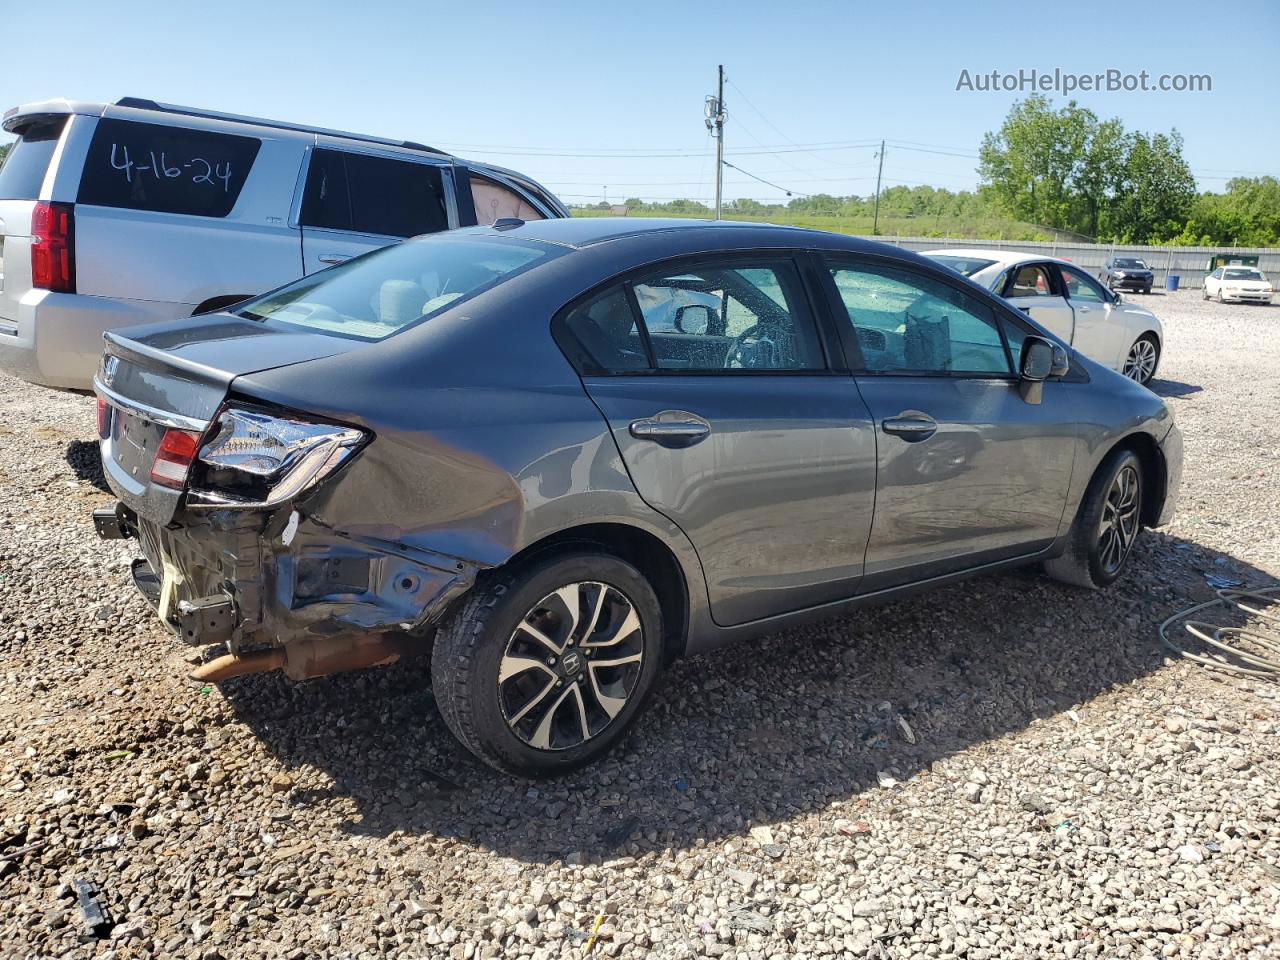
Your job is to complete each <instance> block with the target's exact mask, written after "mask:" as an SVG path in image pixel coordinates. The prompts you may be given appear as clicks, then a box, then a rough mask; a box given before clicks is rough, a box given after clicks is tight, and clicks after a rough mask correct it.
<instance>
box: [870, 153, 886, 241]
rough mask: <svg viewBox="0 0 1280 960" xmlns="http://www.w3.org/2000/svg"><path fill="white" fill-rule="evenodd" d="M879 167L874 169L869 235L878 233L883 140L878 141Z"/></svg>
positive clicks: (877, 234) (882, 170) (882, 171)
mask: <svg viewBox="0 0 1280 960" xmlns="http://www.w3.org/2000/svg"><path fill="white" fill-rule="evenodd" d="M878 156H879V157H880V168H879V169H878V170H876V208H875V213H874V214H873V215H872V218H871V235H872V236H873V237H875V236H879V234H880V175H881V174H882V173H884V141H883V140H881V141H880V153H879V154H878Z"/></svg>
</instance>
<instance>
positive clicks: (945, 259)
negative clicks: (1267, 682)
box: [925, 253, 995, 277]
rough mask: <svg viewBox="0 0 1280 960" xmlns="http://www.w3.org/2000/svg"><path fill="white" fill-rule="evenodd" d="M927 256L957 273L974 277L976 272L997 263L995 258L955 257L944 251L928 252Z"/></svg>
mask: <svg viewBox="0 0 1280 960" xmlns="http://www.w3.org/2000/svg"><path fill="white" fill-rule="evenodd" d="M925 256H927V257H928V258H929V259H930V260H932V261H934V262H935V263H940V264H942V265H943V266H944V267H950V268H951V269H952V270H954V271H955V272H956V273H960V274H963V275H964V276H966V277H972V276H973V275H974V274H975V273H979V272H980V271H982V270H985V269H987V267H989V266H991V265H992V264H993V263H995V261H994V260H983V259H982V258H981V257H953V256H949V255H947V254H942V253H927V254H925Z"/></svg>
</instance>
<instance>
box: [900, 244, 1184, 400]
mask: <svg viewBox="0 0 1280 960" xmlns="http://www.w3.org/2000/svg"><path fill="white" fill-rule="evenodd" d="M923 255H924V256H926V257H929V258H930V259H931V260H934V261H936V262H938V263H941V264H943V265H944V266H947V267H951V268H952V269H953V270H955V271H957V272H958V273H961V274H963V275H964V276H966V277H968V278H969V279H971V280H973V281H974V282H975V283H977V284H980V285H981V286H983V287H986V288H987V289H988V290H990V291H992V292H993V293H996V294H999V295H1000V296H1002V297H1004V298H1005V299H1006V300H1008V301H1009V302H1010V303H1012V304H1013V305H1014V306H1015V307H1017V308H1018V309H1019V310H1022V311H1023V312H1024V313H1026V314H1027V315H1029V316H1030V317H1032V318H1033V319H1034V320H1035V321H1036V322H1037V323H1039V324H1040V325H1041V326H1042V327H1044V328H1045V329H1046V330H1048V331H1049V332H1050V333H1052V334H1054V335H1055V336H1057V337H1059V338H1060V339H1061V340H1062V341H1063V342H1064V343H1069V344H1070V345H1071V346H1073V347H1075V349H1077V350H1079V351H1080V352H1081V353H1083V354H1085V356H1087V357H1090V358H1091V359H1093V360H1097V361H1098V362H1099V363H1101V364H1103V365H1104V366H1108V367H1110V368H1111V369H1112V370H1118V371H1119V372H1121V373H1123V374H1124V375H1125V376H1126V377H1128V378H1130V379H1131V380H1136V381H1138V383H1141V384H1144V385H1145V384H1148V383H1150V382H1151V380H1152V378H1153V377H1155V375H1156V370H1157V369H1158V368H1159V366H1160V354H1161V351H1162V350H1163V349H1164V326H1163V325H1162V324H1161V323H1160V321H1159V320H1158V319H1157V318H1156V315H1155V314H1154V313H1152V312H1151V311H1150V310H1148V309H1147V308H1146V307H1140V306H1138V305H1137V304H1135V303H1129V302H1128V301H1126V300H1125V299H1124V297H1122V296H1121V295H1120V294H1119V293H1117V292H1115V291H1113V290H1108V289H1107V288H1106V287H1104V286H1103V285H1102V284H1100V283H1098V281H1096V280H1095V279H1094V278H1093V277H1091V276H1089V275H1088V274H1087V273H1085V272H1084V271H1083V270H1082V269H1080V267H1078V266H1076V265H1075V264H1073V263H1071V262H1069V261H1067V260H1059V259H1057V258H1054V257H1036V256H1028V255H1027V254H1023V253H1011V252H1010V251H1008V250H956V249H942V250H927V251H925V252H924V254H923Z"/></svg>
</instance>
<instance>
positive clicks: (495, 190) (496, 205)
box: [471, 174, 545, 227]
mask: <svg viewBox="0 0 1280 960" xmlns="http://www.w3.org/2000/svg"><path fill="white" fill-rule="evenodd" d="M471 197H472V199H473V200H474V201H475V205H476V223H478V224H479V225H480V226H482V227H487V226H489V225H491V224H493V223H496V222H497V221H498V220H501V219H502V218H503V217H517V218H518V219H520V220H542V219H545V218H544V217H543V216H542V214H540V213H539V212H538V211H537V210H536V209H534V208H533V207H532V206H531V205H530V204H529V202H528V201H527V200H525V198H524V197H522V196H520V194H518V193H516V192H515V191H514V190H511V189H508V188H507V187H504V186H502V184H500V183H495V182H494V181H492V180H486V179H485V178H484V177H478V176H476V175H475V174H472V176H471Z"/></svg>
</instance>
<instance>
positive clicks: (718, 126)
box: [705, 63, 724, 220]
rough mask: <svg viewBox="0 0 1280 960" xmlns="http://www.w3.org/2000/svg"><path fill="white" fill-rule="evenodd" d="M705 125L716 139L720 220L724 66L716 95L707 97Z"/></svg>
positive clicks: (722, 184) (722, 179)
mask: <svg viewBox="0 0 1280 960" xmlns="http://www.w3.org/2000/svg"><path fill="white" fill-rule="evenodd" d="M705 113H706V123H707V129H708V130H710V131H711V135H712V136H713V137H715V138H716V219H717V220H719V219H720V206H721V199H722V197H723V195H724V64H723V63H722V64H720V67H719V82H718V83H717V84H716V95H715V96H714V97H707V102H706V110H705Z"/></svg>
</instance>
